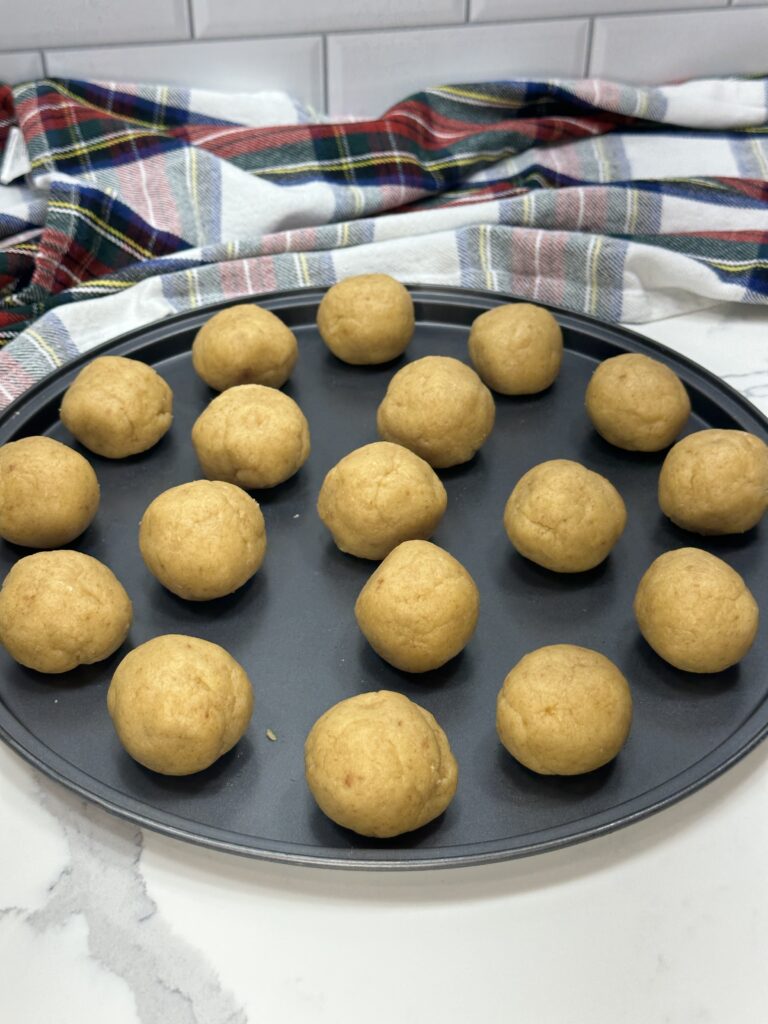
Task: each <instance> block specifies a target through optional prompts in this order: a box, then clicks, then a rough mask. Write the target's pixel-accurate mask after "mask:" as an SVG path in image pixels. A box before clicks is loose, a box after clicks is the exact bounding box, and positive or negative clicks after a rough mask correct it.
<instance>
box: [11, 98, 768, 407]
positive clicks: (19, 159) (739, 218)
mask: <svg viewBox="0 0 768 1024" xmlns="http://www.w3.org/2000/svg"><path fill="white" fill-rule="evenodd" d="M0 150H2V151H3V158H2V165H1V166H2V170H1V171H0V180H2V182H4V183H5V184H9V183H10V182H12V181H14V180H16V181H18V180H23V181H24V182H25V183H26V185H27V193H26V198H25V199H24V201H22V202H20V203H19V204H18V205H17V206H16V207H12V208H11V209H5V210H4V211H0V343H4V346H5V347H4V348H3V349H2V351H0V407H2V406H5V405H7V404H8V403H9V402H10V401H12V399H13V398H14V397H16V396H17V395H19V394H20V393H21V392H22V391H24V390H25V389H26V388H27V387H28V386H30V384H32V383H33V382H34V381H36V380H39V379H40V378H41V377H43V376H45V375H46V374H47V373H50V372H51V370H52V369H53V368H55V367H57V366H59V365H61V364H62V363H64V362H66V361H67V360H69V359H71V358H73V357H74V356H76V355H77V354H79V353H80V352H83V351H86V350H88V349H90V348H92V347H93V346H94V345H97V344H99V343H101V342H104V341H106V340H108V339H110V338H112V337H115V336H116V335H118V334H121V333H123V332H125V331H127V330H130V329H133V328H136V327H139V326H142V325H144V324H147V323H151V322H153V321H155V320H158V319H161V318H163V317H166V316H169V315H171V314H173V313H175V312H178V311H182V310H187V309H192V308H199V307H204V306H206V305H208V304H211V303H214V302H217V301H220V300H221V299H227V298H237V297H239V296H248V295H258V294H259V293H261V292H266V291H271V290H274V289H286V288H299V287H302V286H309V285H320V286H328V285H330V284H332V283H333V282H334V281H336V280H338V279H339V278H341V277H344V276H347V275H349V274H354V273H364V272H372V271H379V272H385V273H390V274H392V275H394V276H396V277H398V278H400V279H401V280H404V281H407V282H414V283H415V282H419V283H426V284H447V285H462V286H465V287H471V288H481V289H491V290H498V291H500V292H504V293H510V294H514V295H518V296H521V297H525V298H528V299H530V300H533V301H540V302H545V303H552V304H554V305H558V306H563V307H566V308H568V309H571V310H576V311H579V312H585V313H588V314H592V315H594V316H597V317H600V318H602V319H605V320H609V321H623V322H629V323H632V322H634V323H638V322H643V321H648V320H653V319H656V318H659V317H663V316H669V315H672V314H675V313H680V312H686V311H690V310H693V309H698V308H703V307H706V306H707V305H709V304H712V303H714V302H718V301H722V300H734V301H740V302H752V303H764V302H766V301H767V300H768V181H767V179H768V79H765V78H751V79H737V78H730V79H716V80H701V81H692V82H688V83H683V84H679V85H671V86H666V87H655V88H650V87H648V88H646V87H630V86H624V85H619V84H616V83H610V82H604V81H598V80H583V81H504V82H494V83H486V84H482V85H461V86H445V87H442V88H436V89H429V90H427V91H425V92H422V93H418V94H416V95H413V96H410V97H409V98H407V99H406V100H404V101H403V102H401V103H398V104H397V105H395V106H394V107H392V108H391V109H390V110H388V111H387V112H386V113H385V114H384V115H383V116H382V117H381V118H378V119H376V120H367V121H366V120H350V119H347V120H344V121H337V122H332V121H328V120H327V119H322V118H318V117H316V116H314V115H313V114H312V113H311V112H310V111H308V110H305V109H303V108H301V107H300V106H298V105H297V104H295V103H293V102H291V101H290V100H289V99H288V98H287V97H285V96H283V95H281V94H274V93H265V94H257V95H254V96H245V95H223V94H214V93H206V92H198V91H189V90H184V89H172V88H164V87H145V86H132V85H119V84H115V83H99V82H82V81H70V80H44V81H39V82H33V83H28V84H25V85H21V86H18V87H16V88H14V89H12V90H11V89H10V88H8V87H2V86H0Z"/></svg>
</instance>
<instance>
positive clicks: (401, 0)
mask: <svg viewBox="0 0 768 1024" xmlns="http://www.w3.org/2000/svg"><path fill="white" fill-rule="evenodd" d="M192 5H193V7H192V9H193V13H194V26H195V35H196V36H199V37H209V38H210V37H215V36H237V35H279V34H280V33H281V32H332V31H339V30H342V31H346V30H347V29H362V28H400V27H405V26H408V25H441V24H447V23H451V22H463V21H464V6H465V4H464V0H419V3H414V2H413V0H332V2H325V3H323V2H319V0H282V3H280V2H278V3H274V2H271V3H266V2H261V3H259V2H254V0H192Z"/></svg>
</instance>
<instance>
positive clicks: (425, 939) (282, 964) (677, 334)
mask: <svg viewBox="0 0 768 1024" xmlns="http://www.w3.org/2000/svg"><path fill="white" fill-rule="evenodd" d="M641 330H642V332H643V333H645V334H647V335H649V336H651V337H653V338H656V339H657V340H659V341H662V342H664V343H666V344H667V345H669V346H671V347H673V348H675V349H678V350H679V351H681V352H684V353H685V354H686V355H688V356H690V357H692V358H694V359H696V360H698V361H699V362H701V363H703V364H704V365H706V366H707V367H709V368H710V369H711V370H713V371H715V372H716V373H719V374H721V375H722V376H724V377H726V379H728V380H729V381H730V383H731V384H733V385H734V386H735V387H737V388H738V389H739V390H740V391H742V392H743V393H744V394H746V395H748V396H749V397H750V398H751V399H752V400H753V401H754V402H755V403H756V404H757V405H758V406H761V407H762V409H763V411H765V412H768V310H766V309H759V308H736V307H733V306H717V307H713V308H711V309H709V310H707V311H705V312H700V313H695V314H688V315H686V316H683V317H677V318H674V319H670V320H666V321H661V322H657V323H654V324H648V325H645V326H644V327H642V328H641ZM0 823H2V824H1V825H0V1018H1V1019H2V1020H3V1021H5V1022H8V1024H70V1022H71V1024H83V1022H89V1021H96V1020H99V1021H109V1024H136V1022H138V1021H140V1022H142V1024H225V1022H226V1024H244V1022H248V1024H256V1022H261V1021H265V1022H267V1021H268V1022H270V1024H277V1022H286V1024H299V1022H301V1024H303V1022H313V1024H314V1022H318V1024H321V1022H324V1021H328V1022H334V1024H346V1022H355V1024H358V1022H365V1024H392V1022H397V1021H400V1022H404V1024H409V1022H411V1021H423V1022H429V1021H436V1020H439V1021H441V1022H443V1024H459V1022H461V1024H464V1022H465V1021H467V1020H478V1021H481V1022H482V1024H497V1022H498V1024H502V1022H503V1024H508V1022H512V1021H515V1022H520V1024H656V1022H662V1021H668V1022H671V1024H689V1022H690V1024H693V1022H705V1021H708V1022H713V1024H764V1022H765V1021H766V1019H768V972H766V969H765V948H766V939H768V875H767V873H766V867H765V854H766V851H767V850H768V745H766V744H763V745H762V746H761V747H759V748H758V749H757V750H755V751H753V752H752V753H751V754H750V755H749V756H748V757H747V758H745V759H744V760H743V761H742V762H740V763H739V764H738V765H736V767H734V768H733V769H731V771H729V772H728V773H727V774H726V775H725V776H723V777H722V778H720V779H717V780H716V781H715V782H713V783H711V784H710V785H709V786H707V787H706V788H705V789H704V790H702V791H700V792H698V793H696V794H694V795H693V796H691V797H689V798H688V799H687V800H684V801H683V802H682V803H680V804H678V805H676V806H674V807H671V808H669V809H667V810H665V811H664V812H662V813H661V814H658V815H656V816H654V817H652V818H650V819H648V820H646V821H642V822H640V823H638V824H635V825H633V826H631V827H630V828H627V829H623V830H622V831H620V832H617V833H614V834H613V835H609V836H605V837H603V838H601V839H598V840H593V841H591V842H588V843H585V844H583V845H581V846H577V847H572V848H570V849H566V850H562V851H558V852H555V853H549V854H545V855H542V856H539V857H535V858H531V859H528V860H522V861H513V862H510V863H506V864H496V865H492V866H488V867H476V868H464V869H454V870H451V871H425V872H415V873H409V874H399V873H394V874H389V873H388V874H367V873H349V872H341V871H333V870H318V869H310V868H299V867H294V866H281V865H276V864H269V863H261V862H258V861H247V860H243V859H239V858H236V857H232V856H228V855H225V854H218V853H213V852H210V851H206V850H203V849H199V848H196V847H192V846H188V845H185V844H183V843H180V842H176V841H173V840H171V839H167V838H164V837H162V836H158V835H155V834H153V833H151V832H141V831H139V830H138V829H136V828H134V827H133V826H131V825H128V824H126V823H124V822H122V821H119V820H117V819H115V818H112V817H110V816H109V815H107V814H105V813H104V812H103V811H101V810H99V809H97V808H95V807H92V806H90V805H87V804H85V803H83V802H82V801H81V800H79V799H77V798H75V797H74V796H72V795H71V794H69V793H68V792H67V791H65V790H63V789H62V788H61V787H60V786H58V785H56V784H54V783H52V782H50V781H48V780H47V779H45V778H43V777H41V776H40V775H38V774H37V773H36V772H35V771H33V770H32V769H31V768H29V767H28V766H27V765H26V764H25V763H24V762H23V761H21V760H20V759H19V758H18V757H16V756H15V755H14V754H13V753H11V752H10V751H9V750H7V749H6V748H5V747H0Z"/></svg>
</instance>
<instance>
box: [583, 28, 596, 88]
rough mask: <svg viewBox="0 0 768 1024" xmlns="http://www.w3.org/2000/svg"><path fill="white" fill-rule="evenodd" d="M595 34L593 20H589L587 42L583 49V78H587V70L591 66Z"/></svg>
mask: <svg viewBox="0 0 768 1024" xmlns="http://www.w3.org/2000/svg"><path fill="white" fill-rule="evenodd" d="M594 34H595V19H594V18H590V19H589V24H588V25H587V40H586V45H585V47H584V72H583V77H584V78H589V69H590V67H591V65H592V37H593V35H594Z"/></svg>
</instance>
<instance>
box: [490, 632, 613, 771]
mask: <svg viewBox="0 0 768 1024" xmlns="http://www.w3.org/2000/svg"><path fill="white" fill-rule="evenodd" d="M631 724H632V695H631V693H630V690H629V684H628V683H627V680H626V679H625V678H624V676H623V675H622V673H621V672H620V671H619V669H618V668H617V667H616V666H615V665H614V663H613V662H612V661H610V660H609V659H608V658H606V657H605V656H604V655H602V654H598V652H597V651H592V650H590V649H589V648H587V647H576V646H574V645H573V644H553V645H552V646H550V647H540V648H539V649H538V650H535V651H532V652H531V653H530V654H526V655H525V657H523V658H521V659H520V661H519V662H518V663H517V664H516V665H515V667H514V668H513V669H512V671H511V672H510V673H509V675H508V676H507V678H506V679H505V680H504V685H503V686H502V688H501V690H500V691H499V696H498V700H497V702H496V729H497V731H498V734H499V739H500V740H501V742H502V743H503V745H504V746H505V747H506V749H507V750H508V751H509V753H510V754H511V755H512V756H513V757H514V758H516V759H517V760H518V761H519V762H520V763H521V764H523V765H525V767H526V768H530V769H531V771H534V772H538V773H539V774H540V775H581V774H582V773H583V772H592V771H595V769H597V768H601V767H602V766H603V765H604V764H607V763H608V762H609V761H612V760H613V758H614V757H616V755H617V754H618V752H619V751H620V750H621V748H622V747H623V746H624V743H625V742H626V739H627V736H628V735H629V729H630V726H631Z"/></svg>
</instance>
